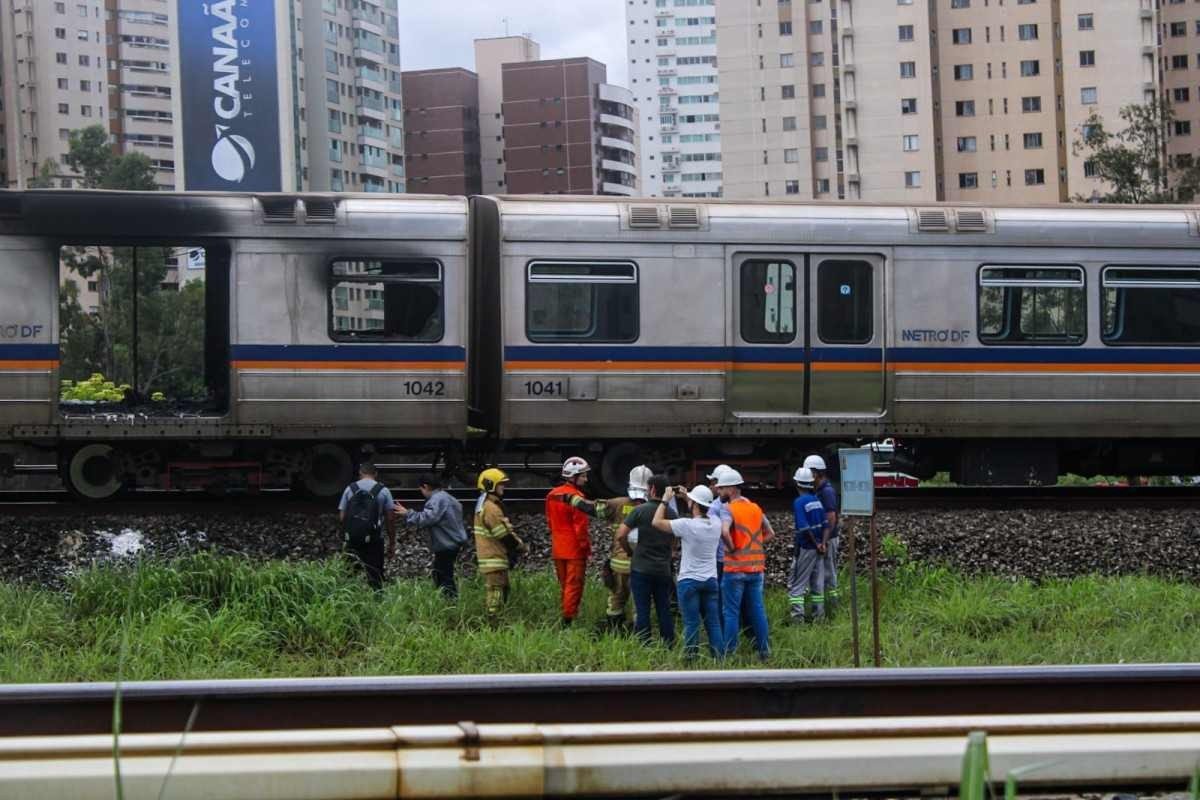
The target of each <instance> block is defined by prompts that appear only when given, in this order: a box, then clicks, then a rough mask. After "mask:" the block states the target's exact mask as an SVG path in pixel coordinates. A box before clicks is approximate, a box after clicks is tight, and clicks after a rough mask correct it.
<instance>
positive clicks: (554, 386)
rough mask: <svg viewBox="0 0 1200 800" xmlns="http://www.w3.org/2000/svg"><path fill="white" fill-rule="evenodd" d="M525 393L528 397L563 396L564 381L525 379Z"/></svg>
mask: <svg viewBox="0 0 1200 800" xmlns="http://www.w3.org/2000/svg"><path fill="white" fill-rule="evenodd" d="M525 394H526V395H527V396H528V397H562V396H563V395H564V392H563V382H562V381H525Z"/></svg>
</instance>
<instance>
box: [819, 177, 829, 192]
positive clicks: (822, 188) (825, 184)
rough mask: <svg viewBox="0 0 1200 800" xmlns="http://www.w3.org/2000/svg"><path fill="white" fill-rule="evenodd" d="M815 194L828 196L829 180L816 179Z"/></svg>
mask: <svg viewBox="0 0 1200 800" xmlns="http://www.w3.org/2000/svg"><path fill="white" fill-rule="evenodd" d="M817 194H829V178H817Z"/></svg>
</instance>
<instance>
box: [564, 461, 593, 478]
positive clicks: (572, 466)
mask: <svg viewBox="0 0 1200 800" xmlns="http://www.w3.org/2000/svg"><path fill="white" fill-rule="evenodd" d="M591 470H592V468H591V467H589V466H588V463H587V462H586V461H584V460H583V459H582V458H580V457H579V456H571V457H570V458H568V459H567V460H566V461H564V462H563V468H562V476H563V477H564V478H574V477H576V476H579V475H582V474H583V473H585V472H591Z"/></svg>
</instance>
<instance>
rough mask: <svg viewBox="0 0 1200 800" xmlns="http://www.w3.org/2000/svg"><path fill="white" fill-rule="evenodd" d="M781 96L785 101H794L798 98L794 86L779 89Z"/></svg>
mask: <svg viewBox="0 0 1200 800" xmlns="http://www.w3.org/2000/svg"><path fill="white" fill-rule="evenodd" d="M779 94H780V96H781V97H782V98H783V99H784V100H793V99H795V97H796V87H795V86H793V85H792V84H790V83H789V84H787V85H785V86H780V87H779Z"/></svg>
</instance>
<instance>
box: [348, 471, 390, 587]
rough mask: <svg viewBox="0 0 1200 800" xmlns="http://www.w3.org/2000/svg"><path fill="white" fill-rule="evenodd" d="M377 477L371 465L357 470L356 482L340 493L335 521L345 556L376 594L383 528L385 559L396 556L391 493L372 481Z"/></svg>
mask: <svg viewBox="0 0 1200 800" xmlns="http://www.w3.org/2000/svg"><path fill="white" fill-rule="evenodd" d="M377 475H378V472H377V470H376V469H375V465H374V464H370V463H366V464H363V465H362V466H360V467H359V468H358V476H359V478H358V480H357V481H355V482H354V483H352V484H350V485H349V486H347V487H346V491H344V492H342V500H341V502H340V503H338V517H339V519H340V520H341V522H342V532H343V533H344V534H345V549H346V552H347V553H350V554H351V555H353V556H354V558H355V560H356V561H358V563H359V564H360V565H361V566H362V568H363V570H364V571H365V572H366V574H367V582H368V583H370V584H371V588H372V589H376V590H379V589H382V588H383V563H384V549H383V529H384V527H386V528H387V533H388V546H387V558H388V559H391V558H393V557H394V556H395V555H396V525H395V523H394V522H393V520H392V510H393V509H394V508H395V502H394V501H393V500H392V493H391V492H389V491H388V489H387V487H386V486H384V485H383V484H382V483H380V482H379V481H378V480H377V479H376V477H377Z"/></svg>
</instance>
